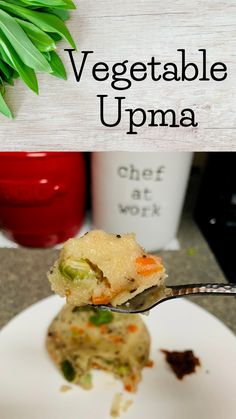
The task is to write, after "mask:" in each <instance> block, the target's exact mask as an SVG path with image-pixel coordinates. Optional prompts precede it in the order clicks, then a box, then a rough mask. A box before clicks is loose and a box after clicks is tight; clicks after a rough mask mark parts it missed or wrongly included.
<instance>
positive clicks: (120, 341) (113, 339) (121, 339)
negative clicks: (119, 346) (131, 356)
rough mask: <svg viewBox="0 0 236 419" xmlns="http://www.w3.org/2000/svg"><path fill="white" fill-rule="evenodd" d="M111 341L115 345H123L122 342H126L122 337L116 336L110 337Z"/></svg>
mask: <svg viewBox="0 0 236 419" xmlns="http://www.w3.org/2000/svg"><path fill="white" fill-rule="evenodd" d="M110 340H111V341H112V342H113V343H122V342H124V339H123V338H122V337H121V336H114V335H111V336H110Z"/></svg>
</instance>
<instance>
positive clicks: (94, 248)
mask: <svg viewBox="0 0 236 419" xmlns="http://www.w3.org/2000/svg"><path fill="white" fill-rule="evenodd" d="M165 277H166V273H165V268H164V266H163V264H162V260H161V258H160V257H158V256H156V255H148V254H146V253H145V251H144V250H143V249H142V247H141V246H140V245H139V244H138V243H137V242H136V240H135V236H134V234H124V235H122V236H121V235H119V234H118V235H115V234H108V233H105V232H104V231H101V230H93V231H91V232H89V233H86V234H85V235H84V236H83V237H80V238H73V239H69V240H68V241H67V242H66V243H65V245H64V247H63V249H62V250H61V253H60V257H59V260H58V261H56V262H55V264H54V266H53V267H52V269H51V271H50V272H49V274H48V279H49V281H50V283H51V286H52V289H53V291H55V292H56V293H57V294H59V295H60V296H62V297H66V299H67V303H69V304H70V305H72V306H83V305H89V304H92V305H107V304H111V305H113V306H116V305H120V304H123V303H125V302H126V301H128V300H129V299H131V298H133V297H135V295H137V294H139V293H141V292H142V291H144V290H145V289H147V288H150V287H152V286H160V287H163V286H164V280H165Z"/></svg>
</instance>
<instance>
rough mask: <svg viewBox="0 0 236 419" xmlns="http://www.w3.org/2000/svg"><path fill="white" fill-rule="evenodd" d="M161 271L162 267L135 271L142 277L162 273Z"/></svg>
mask: <svg viewBox="0 0 236 419" xmlns="http://www.w3.org/2000/svg"><path fill="white" fill-rule="evenodd" d="M162 271H163V268H162V266H156V267H151V266H150V267H149V268H146V269H137V273H138V274H139V275H143V276H149V275H153V274H155V273H158V272H162Z"/></svg>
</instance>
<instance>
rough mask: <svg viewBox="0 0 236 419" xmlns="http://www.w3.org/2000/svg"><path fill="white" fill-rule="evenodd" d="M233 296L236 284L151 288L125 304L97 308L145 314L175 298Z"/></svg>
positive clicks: (235, 294)
mask: <svg viewBox="0 0 236 419" xmlns="http://www.w3.org/2000/svg"><path fill="white" fill-rule="evenodd" d="M193 294H194V295H231V296H233V295H234V296H236V284H187V285H173V286H168V287H164V286H161V287H158V286H155V287H151V288H148V289H146V290H144V291H143V292H141V293H140V294H138V295H136V296H135V297H134V298H132V299H131V300H129V301H127V302H126V303H125V304H121V305H119V306H112V305H110V304H108V305H104V306H100V305H99V306H96V308H99V309H102V310H110V311H115V312H118V313H130V314H131V313H144V312H145V311H149V310H151V309H152V308H153V307H155V306H157V305H158V304H160V303H163V302H164V301H168V300H172V299H173V298H178V297H185V296H186V295H193Z"/></svg>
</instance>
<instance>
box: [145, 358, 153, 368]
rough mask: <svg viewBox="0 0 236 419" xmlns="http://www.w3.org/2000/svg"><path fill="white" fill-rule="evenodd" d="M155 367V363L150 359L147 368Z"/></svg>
mask: <svg viewBox="0 0 236 419" xmlns="http://www.w3.org/2000/svg"><path fill="white" fill-rule="evenodd" d="M153 365H154V362H153V361H151V359H149V360H148V361H147V363H146V367H147V368H152V367H153Z"/></svg>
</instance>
